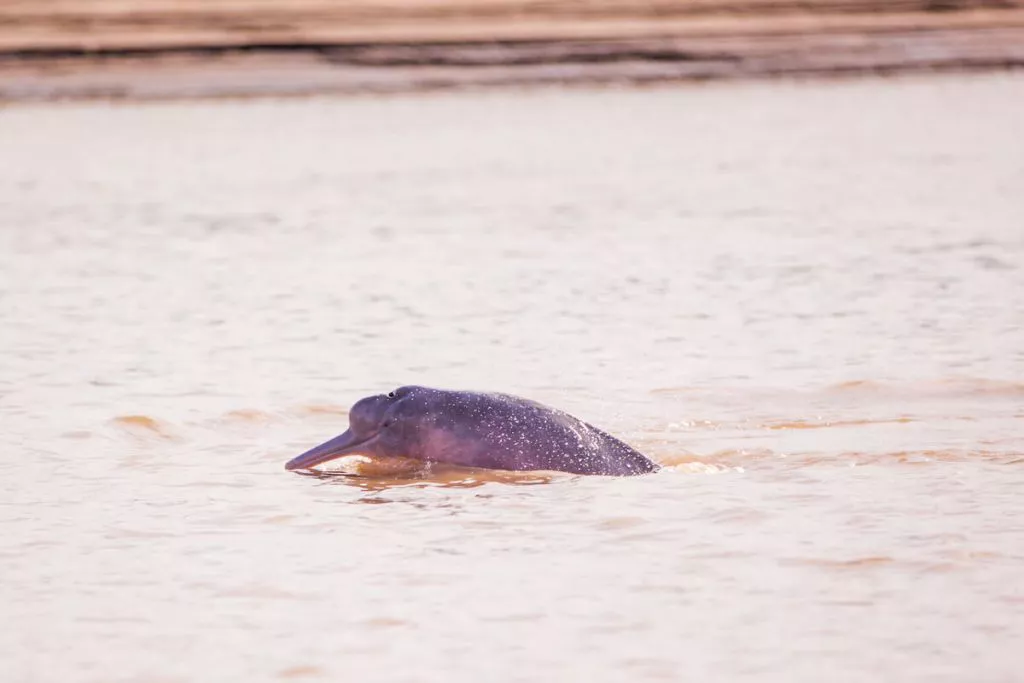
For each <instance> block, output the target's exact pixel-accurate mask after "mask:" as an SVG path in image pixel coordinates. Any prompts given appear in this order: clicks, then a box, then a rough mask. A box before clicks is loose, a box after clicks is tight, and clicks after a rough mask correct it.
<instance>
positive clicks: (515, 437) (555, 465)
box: [400, 387, 658, 475]
mask: <svg viewBox="0 0 1024 683" xmlns="http://www.w3.org/2000/svg"><path fill="white" fill-rule="evenodd" d="M407 389H408V390H409V393H410V396H409V399H410V400H409V402H408V403H409V407H408V410H409V411H410V413H418V414H419V416H421V419H422V420H423V424H422V425H421V427H422V428H423V429H424V430H425V431H426V433H427V438H425V439H422V440H421V443H422V448H423V452H422V453H420V454H418V455H419V456H420V457H421V458H423V459H424V460H433V461H437V462H449V463H452V464H458V465H467V466H471V467H487V468H492V469H504V470H520V471H522V470H558V471H563V472H572V473H575V474H606V475H634V474H645V473H648V472H653V471H655V470H656V469H658V466H657V465H656V464H654V463H653V462H652V461H651V460H649V459H648V458H647V457H646V456H644V455H643V454H641V453H639V452H638V451H636V450H635V449H633V448H632V447H630V446H629V445H628V444H626V443H624V442H623V441H621V440H619V439H617V438H615V437H614V436H611V435H610V434H608V433H606V432H604V431H602V430H600V429H598V428H597V427H594V426H592V425H590V424H587V423H586V422H583V421H582V420H580V419H578V418H576V417H573V416H572V415H569V414H568V413H565V412H563V411H561V410H557V409H555V408H550V407H548V406H545V405H542V404H540V403H537V402H535V401H530V400H527V399H524V398H519V397H518V396H510V395H508V394H492V393H478V392H469V391H445V390H440V389H426V388H424V387H408V388H407ZM400 391H402V390H400Z"/></svg>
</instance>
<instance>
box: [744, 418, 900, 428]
mask: <svg viewBox="0 0 1024 683" xmlns="http://www.w3.org/2000/svg"><path fill="white" fill-rule="evenodd" d="M914 421H915V420H914V419H913V418H910V417H896V418H888V419H879V420H867V419H864V420H821V421H809V420H791V421H785V422H767V423H764V424H762V425H761V426H762V427H763V428H764V429H772V430H783V429H826V428H829V427H862V426H866V425H877V424H907V423H908V422H914Z"/></svg>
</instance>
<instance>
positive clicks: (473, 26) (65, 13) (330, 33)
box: [0, 0, 1024, 101]
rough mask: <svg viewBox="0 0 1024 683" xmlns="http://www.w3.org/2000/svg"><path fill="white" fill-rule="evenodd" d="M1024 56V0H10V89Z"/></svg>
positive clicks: (626, 76)
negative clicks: (527, 0) (533, 0)
mask: <svg viewBox="0 0 1024 683" xmlns="http://www.w3.org/2000/svg"><path fill="white" fill-rule="evenodd" d="M1022 66H1024V2H1021V1H1019V0H932V1H930V2H919V1H917V2H908V1H895V2H878V1H873V0H872V1H862V0H861V1H859V0H847V1H845V2H843V1H841V0H816V1H814V2H785V1H779V0H742V1H737V2H729V1H728V0H690V1H689V2H680V1H679V0H668V1H662V2H658V1H657V0H647V1H643V2H618V1H616V0H590V1H589V2H583V1H581V0H563V1H562V2H558V1H550V2H543V3H533V4H530V3H525V2H522V1H519V2H512V1H510V0H476V1H475V2H472V3H465V4H459V3H458V2H453V1H452V0H422V1H420V2H413V1H412V0H392V2H390V3H385V2H383V1H382V0H356V1H354V2H346V3H334V2H328V1H327V0H294V1H293V2H289V3H284V2H272V1H270V0H244V1H243V0H135V2H124V1H116V2H115V0H47V2H34V1H30V0H0V101H19V100H54V99H89V98H103V99H111V98H115V99H116V98H129V99H135V98H138V99H154V98H155V99H164V98H182V97H237V96H261V95H272V96H280V95H306V94H317V93H362V92H401V91H410V90H425V89H442V88H458V87H479V86H501V85H533V84H567V83H656V82H667V81H688V80H691V81H693V80H710V79H726V78H757V77H776V76H837V75H846V74H879V73H881V74H891V73H910V72H922V71H924V72H928V71H979V70H984V71H989V70H999V69H1015V68H1021V67H1022Z"/></svg>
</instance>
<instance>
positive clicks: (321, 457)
mask: <svg viewBox="0 0 1024 683" xmlns="http://www.w3.org/2000/svg"><path fill="white" fill-rule="evenodd" d="M423 391H425V390H424V389H423V388H422V387H400V388H398V389H395V390H394V391H389V392H388V393H386V394H378V395H377V396H368V397H367V398H364V399H361V400H359V401H358V402H357V403H356V404H355V405H354V406H352V408H351V409H350V410H349V413H348V429H347V430H346V431H345V432H344V433H343V434H341V435H339V436H336V437H334V438H333V439H331V440H330V441H325V442H324V443H322V444H320V445H319V446H316V447H315V448H311V449H310V450H308V451H306V452H305V453H303V454H302V455H299V456H296V457H294V458H292V459H291V460H289V461H288V462H287V463H286V464H285V466H284V468H285V469H286V470H303V469H309V468H311V467H315V466H317V465H320V464H323V463H325V462H328V461H330V460H335V459H337V458H341V457H343V456H346V455H357V454H358V455H374V456H414V450H415V444H414V443H412V439H413V437H414V435H415V431H416V424H415V416H414V413H415V412H417V411H415V405H414V404H415V399H416V398H417V396H418V394H419V393H422V392H423Z"/></svg>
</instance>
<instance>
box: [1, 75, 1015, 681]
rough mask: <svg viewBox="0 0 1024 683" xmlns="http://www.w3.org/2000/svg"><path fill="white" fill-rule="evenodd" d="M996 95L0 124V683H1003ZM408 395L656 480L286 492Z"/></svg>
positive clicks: (164, 112) (1009, 468)
mask: <svg viewBox="0 0 1024 683" xmlns="http://www.w3.org/2000/svg"><path fill="white" fill-rule="evenodd" d="M1022 112H1024V79H1022V78H1021V77H1020V76H1019V75H1012V74H1010V75H993V76H972V77H967V76H942V77H929V78H912V79H879V80H859V81H845V82H808V83H788V82H776V83H755V84H725V85H709V86H685V87H674V88H654V89H636V90H616V89H606V90H590V89H570V90H558V89H548V90H543V89H542V90H522V91H519V90H501V91H486V92H461V93H444V94H410V95H399V96H390V97H372V96H366V97H350V98H329V97H323V98H311V99H294V100H258V101H219V102H218V101H212V102H171V103H130V102H129V103H118V104H107V103H80V104H70V103H69V104H47V105H16V106H9V107H6V108H4V109H0V316H2V317H0V320H2V329H0V340H2V349H0V350H2V353H0V445H2V454H0V576H2V580H0V614H2V616H3V628H2V629H0V680H3V681H5V682H11V683H20V682H26V683H31V682H34V681H39V682H50V681H54V682H60V683H68V682H77V681H87V682H96V683H111V682H121V681H125V682H128V681H131V682H138V683H143V682H147V683H150V682H151V683H168V682H178V681H292V680H334V681H343V680H361V681H386V682H402V681H410V682H413V681H414V682H421V681H424V682H432V681H438V682H442V681H443V682H451V681H479V680H487V681H609V682H611V681H661V680H668V681H683V680H687V681H711V680H713V681H777V682H789V681H808V682H810V681H820V680H832V681H879V680H887V681H900V682H907V681H951V682H952V681H972V682H977V681H986V682H1004V681H1005V682H1010V681H1021V680H1024V673H1022V671H1021V668H1022V666H1024V660H1022V658H1021V652H1022V649H1024V504H1022V493H1021V492H1022V490H1024V199H1022V197H1024V189H1022V188H1024V115H1022ZM401 384H426V385H431V386H440V387H447V388H467V389H481V390H492V391H504V392H510V393H516V394H521V395H525V396H528V397H530V398H534V399H536V400H540V401H542V402H545V403H549V404H551V405H555V406H558V407H560V408H563V409H566V410H568V411H570V412H572V413H574V414H577V415H579V416H580V417H582V418H584V419H587V420H589V421H591V422H593V423H595V424H597V425H598V426H601V427H603V428H605V429H607V430H609V431H612V432H613V433H615V434H617V435H619V436H621V437H623V438H624V439H626V440H628V441H629V442H631V443H633V444H634V445H635V446H636V447H638V448H639V449H641V450H643V451H644V452H646V453H648V454H650V455H651V456H652V457H654V458H656V459H657V460H659V461H660V462H662V463H663V464H665V465H666V467H665V469H664V470H662V471H661V472H659V473H657V474H655V475H651V476H646V477H639V478H632V479H616V478H605V477H590V478H587V477H573V476H568V475H544V474H529V475H511V474H500V473H488V472H479V471H458V470H435V471H429V472H410V471H407V470H403V471H398V470H397V469H396V468H390V467H387V466H386V465H385V464H382V463H372V462H361V461H359V460H358V459H354V460H353V461H350V462H347V463H341V465H340V468H342V469H343V470H344V471H347V472H349V473H350V474H351V473H355V474H356V475H358V476H340V475H339V474H338V473H334V474H332V475H330V476H328V475H324V476H321V477H315V476H300V475H298V474H295V473H288V472H285V471H284V470H283V468H282V465H283V463H284V462H285V461H286V460H287V459H288V458H290V457H292V456H293V455H296V454H297V453H298V452H300V451H302V450H305V449H306V448H308V447H309V446H312V445H314V444H315V443H318V442H319V441H321V440H324V439H326V438H327V437H330V436H333V435H334V434H337V433H339V432H341V431H342V430H343V429H344V428H345V426H346V424H347V419H346V412H347V407H348V405H350V404H351V402H353V401H354V400H356V399H358V398H360V397H362V396H364V395H367V394H369V393H377V392H380V391H387V390H389V389H391V388H394V387H395V386H397V385H401ZM336 469H337V468H336Z"/></svg>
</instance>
